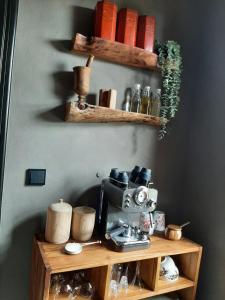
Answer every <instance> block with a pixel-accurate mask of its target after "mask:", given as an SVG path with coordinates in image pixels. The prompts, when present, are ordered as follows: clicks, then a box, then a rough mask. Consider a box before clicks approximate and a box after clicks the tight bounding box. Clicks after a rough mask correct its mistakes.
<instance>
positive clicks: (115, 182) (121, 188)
mask: <svg viewBox="0 0 225 300" xmlns="http://www.w3.org/2000/svg"><path fill="white" fill-rule="evenodd" d="M112 170H114V169H112ZM121 173H123V174H122V175H121ZM120 175H121V176H120ZM124 178H125V180H124ZM130 179H131V176H129V175H128V173H127V172H120V173H119V176H112V171H111V173H110V177H109V178H107V179H104V180H103V181H102V186H101V197H100V203H101V217H100V219H101V220H100V228H101V233H102V235H103V237H104V239H105V242H106V244H107V245H108V246H110V248H112V249H113V250H115V251H121V252H123V251H132V250H138V249H145V248H148V247H149V246H150V239H149V229H147V231H146V230H145V228H144V226H143V225H145V216H146V217H147V218H148V220H149V218H150V222H152V218H151V212H153V211H154V210H155V208H156V204H157V194H158V192H157V190H156V189H153V188H150V187H149V184H147V186H146V185H143V182H140V181H138V180H136V181H135V182H133V181H134V180H133V181H130ZM148 181H150V180H149V179H148ZM138 182H140V183H138ZM150 225H151V226H153V224H150Z"/></svg>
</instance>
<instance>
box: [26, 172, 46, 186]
mask: <svg viewBox="0 0 225 300" xmlns="http://www.w3.org/2000/svg"><path fill="white" fill-rule="evenodd" d="M45 178H46V169H28V170H27V174H26V184H27V185H45Z"/></svg>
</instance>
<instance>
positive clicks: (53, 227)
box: [45, 199, 72, 244]
mask: <svg viewBox="0 0 225 300" xmlns="http://www.w3.org/2000/svg"><path fill="white" fill-rule="evenodd" d="M71 219H72V206H71V205H70V204H68V203H66V202H64V201H63V199H60V200H59V202H58V203H53V204H51V205H50V206H49V207H48V212H47V220H46V227H45V239H46V241H47V242H50V243H53V244H62V243H65V242H67V241H68V239H69V237H70V227H71Z"/></svg>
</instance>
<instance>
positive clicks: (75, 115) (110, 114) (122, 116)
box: [65, 102, 167, 126]
mask: <svg viewBox="0 0 225 300" xmlns="http://www.w3.org/2000/svg"><path fill="white" fill-rule="evenodd" d="M65 120H66V121H67V122H73V123H110V122H121V123H140V124H147V125H152V126H160V125H162V124H164V123H166V122H167V120H165V119H163V118H159V117H155V116H150V115H145V114H138V113H133V112H126V111H123V110H119V109H110V108H107V107H102V106H95V105H89V104H88V105H87V108H86V109H84V110H80V109H79V108H78V107H77V105H76V103H75V102H70V103H67V104H66V116H65Z"/></svg>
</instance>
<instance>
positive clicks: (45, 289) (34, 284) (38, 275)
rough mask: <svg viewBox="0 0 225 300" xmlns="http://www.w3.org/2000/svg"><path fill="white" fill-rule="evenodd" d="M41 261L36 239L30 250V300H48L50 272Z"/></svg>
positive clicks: (41, 257)
mask: <svg viewBox="0 0 225 300" xmlns="http://www.w3.org/2000/svg"><path fill="white" fill-rule="evenodd" d="M47 267H48V265H46V264H45V262H44V259H43V253H42V251H41V250H40V248H39V244H38V243H37V241H36V239H34V241H33V248H32V268H31V284H30V297H29V299H30V300H48V296H49V287H50V276H51V275H50V270H49V269H48V268H47Z"/></svg>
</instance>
